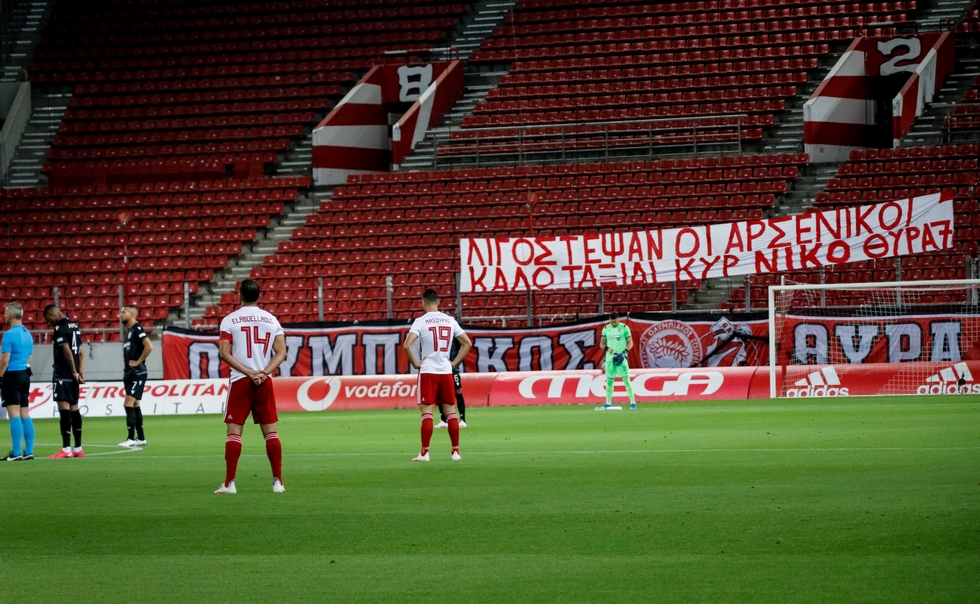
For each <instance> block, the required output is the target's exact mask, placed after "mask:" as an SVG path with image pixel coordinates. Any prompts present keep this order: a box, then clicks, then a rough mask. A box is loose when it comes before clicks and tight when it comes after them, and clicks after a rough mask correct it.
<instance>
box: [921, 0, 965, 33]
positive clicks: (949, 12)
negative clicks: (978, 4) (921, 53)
mask: <svg viewBox="0 0 980 604" xmlns="http://www.w3.org/2000/svg"><path fill="white" fill-rule="evenodd" d="M918 6H919V10H918V11H917V12H916V13H915V14H913V15H912V18H914V19H915V20H916V22H917V23H918V24H919V31H937V30H946V29H948V26H949V24H950V23H955V22H957V21H959V20H960V19H962V18H963V13H965V12H966V11H967V10H968V9H969V8H970V7H972V6H973V0H924V1H921V0H920V2H919V3H918Z"/></svg>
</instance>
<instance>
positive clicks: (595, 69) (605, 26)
mask: <svg viewBox="0 0 980 604" xmlns="http://www.w3.org/2000/svg"><path fill="white" fill-rule="evenodd" d="M914 9H915V2H914V0H911V1H906V2H880V3H832V2H815V3H811V2H806V3H804V2H798V3H797V2H786V3H783V2H779V3H776V2H766V1H759V0H748V1H737V0H709V1H706V2H671V3H662V4H649V3H648V4H639V3H622V2H595V3H591V2H590V3H583V2H577V1H574V0H540V1H538V0H524V1H522V2H520V3H519V4H518V6H517V7H516V9H515V11H514V12H513V13H512V14H511V15H510V16H509V17H508V20H507V24H506V25H504V26H501V27H498V28H496V30H495V31H494V35H493V36H491V37H490V38H488V39H486V40H485V41H484V43H483V46H482V48H481V49H480V50H479V51H477V52H475V53H474V54H473V56H472V58H471V60H472V61H474V62H484V63H504V62H513V63H512V65H511V67H510V72H509V73H508V74H507V75H505V76H503V77H502V78H501V80H500V83H499V86H498V87H497V88H496V89H494V90H491V91H490V93H489V94H488V96H487V99H486V100H485V101H484V102H482V103H480V104H479V105H477V107H476V108H475V110H474V114H473V115H472V116H470V117H468V118H467V119H466V120H464V122H463V126H464V130H463V131H460V132H455V133H453V135H452V138H453V140H454V141H455V144H450V145H447V146H445V147H444V148H442V149H440V151H439V152H440V154H441V155H444V156H456V157H460V156H467V155H474V154H476V153H477V148H476V147H475V145H474V143H473V139H474V138H475V137H477V136H479V137H480V138H481V142H480V146H479V150H478V151H479V153H480V154H483V155H489V154H493V153H513V152H514V147H515V145H518V144H519V145H521V148H522V149H523V150H524V151H526V152H531V153H534V152H553V151H554V150H555V149H556V148H557V147H556V145H557V142H558V141H559V140H560V139H562V138H567V133H566V132H564V131H561V132H560V131H558V130H557V129H555V128H554V127H552V128H546V127H543V126H545V125H553V124H571V123H582V122H589V123H594V122H602V121H612V122H623V121H631V122H636V121H638V120H658V121H657V122H656V123H655V124H653V125H646V126H644V125H638V124H632V125H630V124H621V125H619V126H618V127H617V128H616V129H615V130H614V131H613V132H611V133H607V134H604V136H603V138H604V140H609V141H610V142H609V145H610V146H615V147H619V148H627V149H628V148H629V147H631V146H638V147H643V146H651V145H678V144H693V143H695V142H698V143H701V144H712V143H718V142H723V141H731V140H733V139H739V140H748V141H751V140H760V139H761V138H762V136H763V129H764V128H766V127H768V126H772V125H773V123H774V116H775V115H776V114H778V113H780V112H781V111H783V110H784V109H785V107H786V100H787V99H789V98H792V97H795V96H796V94H797V86H798V85H799V84H801V83H804V82H806V81H807V72H808V71H810V70H812V69H814V68H816V67H817V65H818V60H819V59H820V58H821V57H824V56H826V55H827V54H828V53H829V52H830V44H831V43H833V42H835V41H843V40H850V39H851V38H853V37H854V36H855V35H856V34H858V33H859V32H861V31H865V30H867V28H869V27H875V30H876V31H880V32H882V33H885V32H888V31H894V27H895V25H896V24H901V23H903V22H904V21H905V20H906V13H907V12H909V11H912V10H914ZM879 23H880V24H887V25H883V26H880V27H879V26H877V24H879ZM724 116H730V117H729V118H728V119H726V118H725V117H724ZM738 116H741V117H738ZM694 118H700V119H702V120H704V121H701V122H698V123H697V129H696V130H695V129H694V124H693V123H692V122H691V120H692V119H694ZM732 119H734V120H735V121H737V122H738V123H739V125H740V126H741V128H740V129H739V130H740V131H734V132H733V130H732V128H731V125H732ZM516 125H530V126H538V128H534V129H531V130H530V131H527V130H522V131H516V130H514V129H513V127H514V126H516ZM488 127H489V128H496V129H497V131H496V132H486V131H485V130H482V129H485V128H488ZM587 128H588V127H587ZM591 128H593V131H594V129H595V126H591ZM651 128H653V129H656V128H664V129H668V130H676V129H684V130H690V131H691V132H690V133H686V132H685V133H684V135H682V136H659V137H658V136H653V135H650V136H647V137H644V136H641V133H642V131H643V130H645V129H651ZM467 129H469V130H467ZM586 131H587V132H588V130H586ZM528 138H530V139H532V141H533V142H531V143H528V142H527V141H526V140H525V139H528ZM549 138H550V140H549ZM589 143H594V141H587V142H586V143H584V144H583V146H584V148H586V149H588V148H594V147H595V145H594V144H591V145H590V144H589ZM574 149H575V148H574V147H573V150H574Z"/></svg>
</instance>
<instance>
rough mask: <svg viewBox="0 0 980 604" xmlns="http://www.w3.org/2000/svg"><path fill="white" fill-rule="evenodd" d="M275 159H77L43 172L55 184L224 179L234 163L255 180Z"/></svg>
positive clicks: (265, 155)
mask: <svg viewBox="0 0 980 604" xmlns="http://www.w3.org/2000/svg"><path fill="white" fill-rule="evenodd" d="M275 161H276V154H275V153H274V152H265V153H239V154H234V155H233V154H225V155H221V156H216V155H211V156H197V157H194V156H186V157H183V158H180V159H177V158H170V159H168V160H164V159H161V158H157V159H139V160H136V159H114V160H108V159H103V160H74V161H71V162H65V163H51V162H46V163H45V167H44V171H45V172H48V173H50V177H49V179H50V181H51V182H52V183H53V184H56V185H69V184H89V183H96V184H105V183H115V182H144V181H153V182H159V181H161V180H167V179H170V180H200V179H205V178H208V179H211V178H221V177H224V176H226V167H227V166H229V165H230V166H233V170H234V171H233V173H234V175H235V176H236V177H238V178H252V179H254V178H259V177H261V176H262V174H263V172H264V166H265V164H267V163H273V162H275Z"/></svg>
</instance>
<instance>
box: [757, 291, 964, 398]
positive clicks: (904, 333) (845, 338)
mask: <svg viewBox="0 0 980 604" xmlns="http://www.w3.org/2000/svg"><path fill="white" fill-rule="evenodd" d="M768 307H769V394H770V397H772V398H782V397H817V396H849V395H850V394H849V393H848V390H849V389H848V385H849V384H850V385H853V384H854V383H855V380H860V379H861V378H860V377H859V376H861V375H867V373H866V372H867V370H868V368H869V367H871V366H874V367H877V368H878V369H879V371H878V374H877V375H880V376H883V377H882V383H881V384H880V386H871V385H870V384H868V383H866V382H863V383H862V382H860V381H859V383H860V384H861V386H862V388H860V390H862V393H865V394H869V393H870V394H914V393H917V392H918V393H948V392H954V391H955V392H966V391H968V390H966V389H964V388H966V387H967V386H969V388H970V390H969V391H972V388H973V387H972V383H973V375H972V372H971V371H970V369H969V364H968V362H970V361H980V279H957V280H942V281H891V282H883V283H832V284H827V283H822V284H806V283H793V284H782V285H771V286H769V292H768ZM889 364H891V365H889ZM807 367H809V369H807ZM859 367H863V368H864V371H865V373H864V374H861V373H860V371H861V370H859V369H858V368H859ZM848 373H851V375H849V376H848V375H847V374H848ZM845 377H849V378H850V379H845ZM977 381H978V384H977V388H976V389H977V390H978V391H980V375H977ZM953 384H955V385H956V387H955V388H954V387H953ZM875 388H877V390H875ZM850 390H851V391H853V390H854V388H853V387H851V388H850ZM851 394H853V392H851Z"/></svg>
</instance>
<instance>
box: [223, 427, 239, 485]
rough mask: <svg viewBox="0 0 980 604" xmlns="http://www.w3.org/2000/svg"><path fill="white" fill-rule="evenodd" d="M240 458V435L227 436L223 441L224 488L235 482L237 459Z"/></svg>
mask: <svg viewBox="0 0 980 604" xmlns="http://www.w3.org/2000/svg"><path fill="white" fill-rule="evenodd" d="M241 456H242V435H241V434H229V435H228V440H226V441H225V486H227V485H229V484H231V481H232V480H235V473H237V472H238V458H239V457H241Z"/></svg>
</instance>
